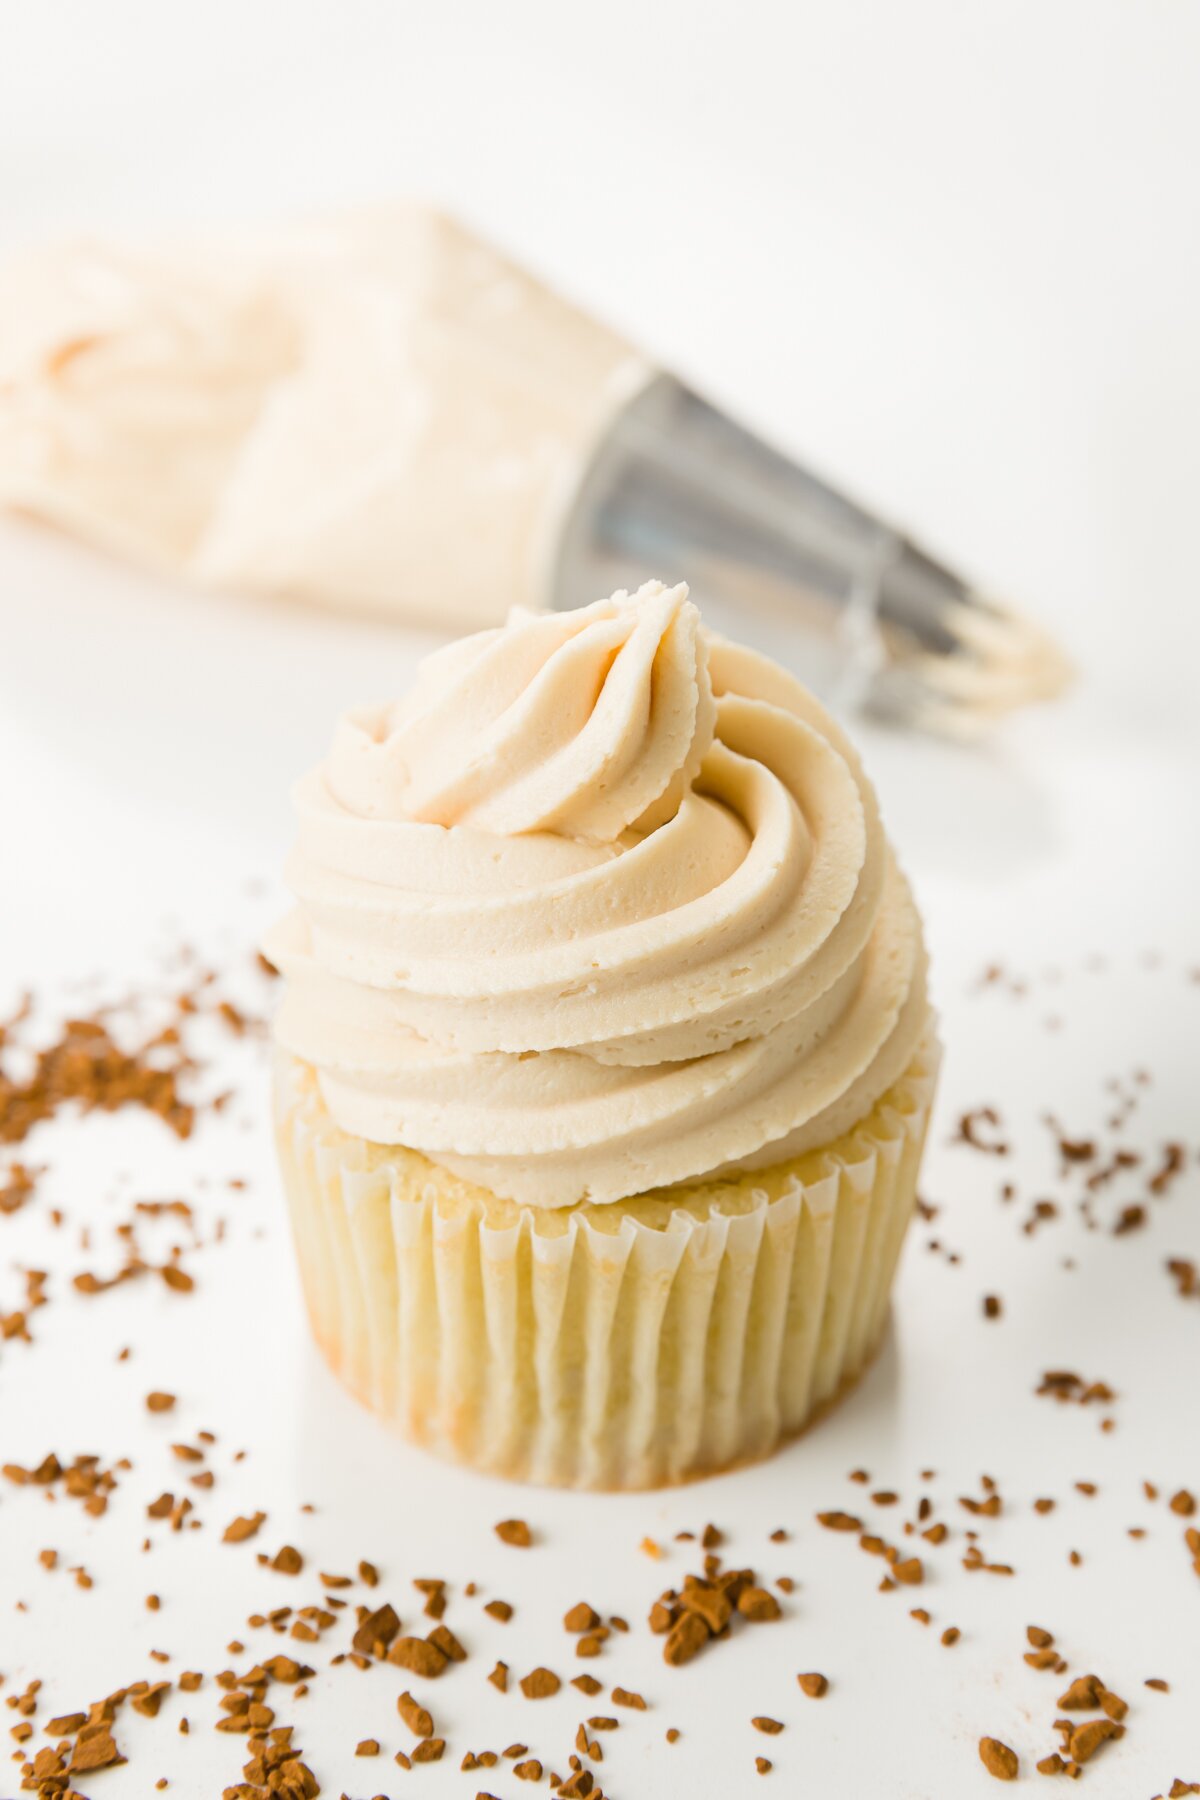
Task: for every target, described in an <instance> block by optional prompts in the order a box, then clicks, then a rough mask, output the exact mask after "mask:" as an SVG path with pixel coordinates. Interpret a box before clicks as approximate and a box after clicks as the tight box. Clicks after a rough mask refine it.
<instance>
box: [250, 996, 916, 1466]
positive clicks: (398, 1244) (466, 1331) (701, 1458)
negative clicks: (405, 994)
mask: <svg viewBox="0 0 1200 1800" xmlns="http://www.w3.org/2000/svg"><path fill="white" fill-rule="evenodd" d="M937 1063H938V1048H937V1044H936V1040H935V1039H934V1036H933V1032H932V1027H931V1028H930V1030H929V1032H928V1033H927V1035H926V1038H925V1040H924V1041H923V1043H922V1044H921V1046H920V1048H919V1050H918V1052H917V1054H916V1056H915V1057H914V1059H913V1061H912V1063H911V1064H910V1066H909V1068H908V1069H907V1070H906V1072H905V1074H904V1075H903V1076H902V1077H901V1078H900V1080H899V1081H897V1082H896V1083H895V1085H894V1086H893V1087H892V1088H890V1089H889V1091H888V1092H887V1093H886V1094H885V1095H884V1096H883V1097H882V1099H881V1100H880V1101H879V1102H878V1103H877V1104H876V1106H875V1107H874V1108H873V1110H872V1111H871V1113H870V1114H869V1115H868V1117H867V1118H865V1119H864V1120H863V1121H862V1122H861V1124H859V1125H858V1126H856V1127H855V1128H854V1130H852V1131H850V1132H847V1133H846V1134H845V1135H844V1136H842V1137H840V1138H838V1139H837V1140H836V1141H835V1142H834V1143H832V1144H830V1145H828V1146H826V1147H825V1148H824V1149H822V1150H817V1151H813V1152H811V1153H809V1154H808V1155H806V1156H804V1157H802V1158H799V1159H798V1160H796V1161H794V1162H790V1163H786V1164H779V1165H776V1166H775V1167H774V1168H770V1169H765V1170H758V1171H755V1172H754V1173H753V1174H749V1175H745V1176H741V1177H739V1178H737V1179H736V1180H722V1181H713V1182H709V1183H706V1184H697V1185H693V1186H689V1187H683V1188H675V1189H671V1190H669V1192H668V1191H663V1192H660V1193H658V1194H653V1195H646V1196H639V1197H637V1198H635V1199H632V1200H627V1201H619V1202H617V1203H615V1204H613V1205H610V1206H594V1205H589V1204H583V1205H579V1206H575V1207H571V1208H564V1209H562V1210H561V1211H553V1210H552V1211H539V1210H534V1209H531V1208H528V1207H520V1206H517V1205H516V1204H515V1203H513V1202H512V1201H508V1200H502V1199H500V1198H498V1197H497V1196H496V1195H494V1194H492V1193H490V1192H488V1191H487V1190H485V1189H481V1188H477V1187H473V1186H471V1185H470V1184H469V1183H467V1182H464V1181H461V1180H459V1179H458V1178H457V1177H455V1176H453V1175H451V1174H449V1173H448V1172H447V1171H445V1170H443V1169H441V1168H438V1167H437V1166H435V1165H434V1164H432V1163H431V1162H429V1161H428V1160H427V1158H425V1157H423V1156H420V1155H418V1154H417V1153H415V1152H413V1151H409V1150H405V1149H403V1148H389V1147H385V1146H382V1145H377V1144H368V1143H366V1142H365V1141H364V1140H362V1139H359V1138H352V1137H348V1136H347V1135H345V1134H344V1133H343V1132H341V1131H339V1129H338V1128H337V1126H336V1125H335V1124H334V1122H333V1120H332V1118H331V1117H330V1115H329V1113H328V1112H327V1111H326V1109H325V1106H324V1103H323V1101H322V1100H321V1097H320V1094H319V1092H318V1088H317V1083H316V1078H315V1075H314V1073H313V1071H312V1069H311V1068H310V1067H309V1066H308V1065H307V1064H305V1063H302V1062H300V1061H298V1060H297V1059H295V1058H293V1057H290V1056H286V1055H281V1056H280V1058H279V1060H278V1063H277V1069H276V1110H277V1129H278V1141H279V1153H280V1157H281V1161H282V1167H283V1176H284V1183H285V1186H286V1189H287V1195H288V1200H289V1204H290V1207H291V1215H292V1224H293V1230H294V1234H295V1241H296V1251H297V1255H298V1258H299V1263H300V1272H301V1277H302V1280H303V1284H304V1293H305V1298H306V1300H307V1304H308V1311H309V1316H310V1319H311V1321H312V1327H313V1331H314V1333H315V1335H316V1338H317V1341H318V1343H319V1344H320V1346H321V1349H322V1351H323V1352H324V1355H325V1356H326V1358H327V1360H328V1361H329V1363H330V1365H331V1366H332V1368H333V1369H334V1370H335V1371H336V1373H337V1374H338V1375H339V1376H340V1377H341V1379H342V1380H343V1381H344V1382H345V1384H346V1386H347V1387H349V1388H350V1389H351V1390H352V1391H353V1392H354V1393H355V1394H356V1395H357V1396H358V1398H359V1399H360V1400H362V1401H363V1402H364V1403H365V1404H366V1405H367V1406H369V1407H370V1408H371V1409H372V1410H373V1411H375V1412H377V1413H378V1414H379V1415H380V1416H381V1417H382V1418H384V1419H386V1420H387V1421H388V1422H389V1423H390V1424H392V1425H394V1426H395V1427H396V1428H397V1429H398V1430H399V1431H401V1432H402V1433H403V1434H404V1435H405V1436H406V1437H409V1438H412V1439H414V1440H416V1441H417V1442H419V1443H422V1444H424V1445H427V1446H428V1447H429V1448H430V1449H432V1450H435V1451H438V1452H440V1453H441V1454H443V1455H445V1456H449V1457H453V1458H454V1459H456V1460H458V1461H462V1462H466V1463H470V1464H473V1465H474V1466H475V1467H477V1468H480V1469H486V1470H490V1471H493V1472H495V1473H498V1474H502V1475H507V1476H511V1477H513V1478H515V1479H519V1480H524V1481H534V1482H541V1483H549V1484H554V1485H559V1486H566V1487H579V1488H650V1487H660V1486H664V1485H666V1484H668V1483H672V1482H678V1481H686V1480H689V1479H692V1478H694V1477H697V1476H700V1475H704V1474H708V1473H712V1472H714V1471H716V1470H718V1469H722V1468H727V1467H729V1466H730V1465H731V1464H735V1463H739V1462H746V1461H751V1460H754V1459H756V1458H759V1457H763V1456H766V1455H768V1454H769V1453H770V1452H771V1451H772V1450H774V1449H775V1448H777V1447H778V1445H779V1444H780V1443H782V1442H783V1441H784V1440H785V1439H787V1438H789V1437H792V1436H794V1435H795V1434H796V1433H797V1432H799V1431H801V1430H803V1429H804V1427H805V1425H807V1424H808V1423H809V1422H810V1421H811V1420H812V1419H813V1417H814V1416H815V1415H816V1414H817V1413H818V1412H820V1411H822V1410H824V1409H825V1408H826V1407H827V1406H828V1405H829V1404H830V1403H831V1402H832V1401H833V1400H834V1399H835V1398H836V1397H837V1395H838V1394H839V1393H841V1392H842V1391H843V1390H844V1389H845V1388H846V1387H848V1386H849V1385H850V1384H851V1383H852V1382H853V1381H854V1380H855V1378H856V1377H857V1376H858V1375H859V1374H860V1373H861V1372H862V1370H863V1369H864V1368H865V1366H866V1365H867V1363H868V1362H869V1361H870V1358H871V1356H872V1354H873V1353H874V1351H875V1349H876V1347H877V1345H878V1343H879V1340H880V1338H881V1336H882V1334H883V1330H884V1327H885V1325H886V1321H887V1310H888V1298H889V1294H890V1291H891V1285H892V1279H893V1276H894V1273H895V1269H896V1264H897V1260H898V1258H899V1254H900V1248H901V1244H902V1243H903V1239H904V1233H905V1228H906V1226H907V1224H908V1221H909V1218H910V1216H911V1214H912V1210H913V1205H914V1201H915V1198H916V1183H917V1171H918V1166H919V1164H920V1158H921V1149H922V1145H923V1142H924V1137H925V1130H926V1126H927V1123H928V1118H929V1109H930V1105H931V1102H932V1098H933V1091H934V1085H935V1080H936V1074H937Z"/></svg>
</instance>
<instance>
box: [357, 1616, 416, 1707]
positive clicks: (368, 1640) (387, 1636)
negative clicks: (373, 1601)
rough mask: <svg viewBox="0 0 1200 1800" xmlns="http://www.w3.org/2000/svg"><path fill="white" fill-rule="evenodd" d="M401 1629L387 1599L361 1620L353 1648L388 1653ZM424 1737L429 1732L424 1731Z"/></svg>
mask: <svg viewBox="0 0 1200 1800" xmlns="http://www.w3.org/2000/svg"><path fill="white" fill-rule="evenodd" d="M399 1630H400V1618H399V1614H398V1613H397V1612H396V1609H395V1607H394V1606H391V1605H390V1604H389V1603H388V1602H387V1601H385V1602H384V1604H383V1605H382V1606H377V1607H376V1608H375V1610H374V1611H373V1612H368V1613H365V1614H364V1615H363V1616H362V1617H361V1618H360V1620H359V1625H358V1629H357V1631H356V1632H355V1633H354V1636H353V1638H352V1639H351V1645H352V1648H353V1649H354V1650H355V1651H356V1652H357V1653H358V1655H359V1656H376V1657H379V1658H383V1657H385V1656H386V1655H387V1653H388V1650H389V1648H390V1647H391V1645H392V1642H393V1641H394V1639H395V1637H396V1635H397V1633H398V1632H399ZM421 1735H422V1737H428V1736H429V1733H428V1732H427V1731H426V1732H422V1733H421Z"/></svg>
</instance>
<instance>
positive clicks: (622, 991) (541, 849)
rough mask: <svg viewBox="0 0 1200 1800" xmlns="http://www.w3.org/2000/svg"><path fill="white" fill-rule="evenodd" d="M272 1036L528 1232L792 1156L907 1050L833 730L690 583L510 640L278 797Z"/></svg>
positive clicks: (911, 1014)
mask: <svg viewBox="0 0 1200 1800" xmlns="http://www.w3.org/2000/svg"><path fill="white" fill-rule="evenodd" d="M295 803H296V809H297V813H298V815H299V823H300V831H299V841H298V844H297V846H296V849H295V851H294V852H293V855H292V858H291V860H290V862H289V865H288V881H289V885H290V886H291V888H292V890H293V892H294V894H295V896H296V899H297V901H298V905H297V908H296V910H295V911H294V912H293V913H292V914H291V915H290V917H289V918H288V919H287V920H285V921H284V923H283V924H282V925H281V926H280V927H279V928H278V929H277V930H276V931H275V932H274V933H273V934H272V936H271V937H270V939H269V940H268V943H267V946H266V948H267V952H268V954H269V955H270V956H271V958H272V960H273V961H274V962H275V963H276V964H277V965H278V966H279V967H280V969H281V970H282V972H283V974H284V975H285V977H286V984H285V990H284V999H283V1002H282V1005H281V1008H280V1013H279V1017H278V1021H277V1027H276V1030H277V1036H278V1038H279V1040H280V1041H281V1043H282V1044H283V1045H284V1046H285V1047H286V1048H287V1049H289V1050H291V1051H292V1052H293V1053H295V1054H296V1055H298V1056H301V1057H303V1058H305V1059H306V1060H307V1061H309V1062H311V1063H313V1064H314V1065H315V1067H316V1069H317V1073H318V1079H319V1082H320V1087H321V1092H322V1095H323V1097H324V1100H325V1103H326V1105H327V1106H328V1107H329V1110H330V1111H331V1113H332V1114H333V1116H334V1118H335V1119H336V1121H337V1123H338V1124H339V1125H340V1126H341V1127H342V1128H343V1129H344V1130H346V1131H348V1132H351V1133H354V1134H356V1135H358V1136H361V1137H364V1138H367V1139H370V1140H372V1141H375V1142H380V1143H403V1144H405V1145H407V1146H408V1147H409V1148H411V1149H415V1150H420V1151H422V1152H423V1153H424V1154H425V1155H426V1156H428V1157H430V1158H431V1159H432V1160H433V1161H435V1162H437V1163H440V1164H442V1165H443V1166H445V1167H446V1168H448V1169H451V1170H452V1171H454V1172H456V1173H458V1174H460V1175H462V1176H464V1177H465V1178H467V1179H470V1180H473V1181H476V1182H478V1183H480V1184H481V1185H483V1186H485V1187H489V1188H491V1189H493V1190H494V1191H495V1192H496V1193H499V1194H504V1195H507V1196H509V1197H511V1198H513V1199H515V1200H517V1201H521V1202H524V1203H527V1204H529V1205H533V1206H540V1207H556V1206H567V1205H571V1204H573V1203H575V1202H576V1201H580V1200H584V1199H587V1200H591V1201H593V1202H597V1203H602V1202H607V1201H614V1200H619V1199H621V1198H623V1197H625V1196H627V1195H630V1194H634V1193H640V1192H643V1191H645V1190H646V1189H648V1188H654V1187H662V1186H667V1185H670V1184H672V1183H675V1182H679V1181H684V1180H690V1179H694V1178H696V1177H698V1176H701V1175H705V1174H708V1173H715V1172H717V1171H721V1170H726V1169H731V1168H753V1167H756V1166H763V1165H765V1164H767V1163H771V1162H775V1161H777V1160H781V1159H783V1158H785V1157H790V1156H793V1155H797V1154H799V1153H800V1152H802V1151H804V1150H806V1149H810V1148H814V1147H816V1146H819V1145H820V1144H821V1143H823V1142H826V1141H828V1140H829V1139H831V1138H833V1137H835V1136H837V1135H838V1134H839V1133H840V1132H841V1131H843V1130H845V1129H847V1128H848V1127H849V1126H850V1125H852V1124H854V1123H855V1122H856V1121H857V1120H858V1119H859V1118H861V1117H862V1116H863V1114H864V1113H865V1112H867V1111H868V1110H869V1109H870V1107H871V1106H872V1104H873V1103H874V1101H875V1100H876V1099H878V1097H879V1096H880V1095H881V1094H882V1093H883V1092H884V1091H885V1090H886V1088H888V1087H889V1086H890V1085H891V1083H892V1082H893V1081H894V1080H895V1079H897V1077H898V1076H899V1075H900V1074H901V1072H902V1071H903V1069H904V1068H905V1066H906V1065H907V1063H908V1061H909V1060H910V1059H911V1056H912V1054H913V1051H914V1049H915V1047H916V1044H917V1041H918V1039H919V1037H920V1035H921V1032H922V1030H923V1028H924V1024H925V1018H926V1012H927V1001H926V992H925V955H924V948H923V945H922V941H921V931H920V924H919V921H918V919H917V915H916V912H915V909H914V907H913V904H912V901H911V898H910V896H909V893H908V889H907V887H906V885H905V883H904V881H903V878H902V877H901V876H900V874H899V872H898V871H897V869H896V867H895V865H894V863H893V861H892V858H891V855H890V852H889V850H888V847H887V844H886V841H885V839H884V836H883V832H882V829H881V826H880V823H879V817H878V812H877V809H876V805H875V799H874V795H873V793H872V790H871V788H870V786H869V784H868V783H867V781H866V779H865V778H864V776H863V774H862V771H861V768H860V766H859V763H858V759H857V757H856V756H855V753H854V751H853V750H852V749H851V747H850V745H849V744H848V743H847V741H846V739H845V737H844V735H843V734H842V732H841V731H840V730H839V728H838V727H837V726H836V725H835V724H834V723H833V721H832V720H831V719H830V718H829V717H828V716H827V715H826V714H825V712H824V711H823V710H822V709H821V708H820V707H819V706H818V705H817V703H816V701H815V700H814V699H813V698H812V696H811V695H810V694H809V693H808V692H807V690H806V689H804V688H803V687H802V686H801V685H800V683H799V682H797V681H794V680H793V679H792V678H791V677H790V676H789V675H787V674H785V673H784V671H783V670H782V669H779V668H778V667H776V666H775V665H774V664H773V663H770V662H768V661H767V660H766V659H765V658H762V657H759V656H756V655H754V654H753V653H751V652H750V651H747V650H742V649H739V648H737V647H736V646H734V645H732V644H729V643H726V642H724V641H723V640H720V639H717V638H714V637H712V636H711V635H709V634H707V633H705V632H704V631H703V630H702V628H701V626H700V621H699V616H698V614H697V612H696V608H695V607H694V606H693V605H692V603H691V602H690V601H689V600H688V598H687V589H686V587H683V586H679V587H676V588H673V589H669V590H668V589H665V588H663V587H662V586H661V585H660V584H658V583H651V584H649V585H647V586H646V587H644V588H642V589H641V590H639V592H638V593H637V594H636V595H633V596H632V597H631V596H629V595H628V594H625V593H619V594H616V595H614V596H613V597H612V599H610V600H604V601H600V602H598V603H597V604H596V605H594V606H589V607H585V608H583V609H581V610H580V611H578V612H574V613H557V614H525V613H515V614H514V615H513V616H512V617H511V618H510V620H509V623H508V624H507V625H506V626H505V627H504V628H503V629H501V630H496V631H485V632H480V633H479V634H477V635H476V636H473V637H469V638H466V639H463V640H462V641H460V642H458V643H455V644H452V645H450V646H449V647H448V648H447V649H445V650H442V651H440V652H438V653H437V654H436V655H434V656H432V657H430V658H429V659H428V660H427V661H426V662H425V663H424V665H423V666H422V670H421V673H420V676H419V679H418V681H417V684H416V686H415V688H414V689H413V691H412V693H411V694H410V695H409V696H408V697H407V698H406V699H405V700H403V701H401V702H398V703H396V704H392V705H382V706H375V707H363V708H358V709H356V710H355V711H353V712H352V713H350V714H349V715H348V716H347V717H346V718H345V719H344V720H343V721H342V723H341V724H340V726H339V727H338V730H337V734H336V736H335V740H334V744H333V748H332V751H331V754H330V756H329V758H328V761H327V762H326V763H325V764H324V765H323V766H322V767H320V768H318V769H317V770H315V771H313V772H312V773H311V774H309V775H308V776H306V777H305V778H304V779H303V780H302V781H301V782H300V783H299V785H298V787H297V789H296V793H295Z"/></svg>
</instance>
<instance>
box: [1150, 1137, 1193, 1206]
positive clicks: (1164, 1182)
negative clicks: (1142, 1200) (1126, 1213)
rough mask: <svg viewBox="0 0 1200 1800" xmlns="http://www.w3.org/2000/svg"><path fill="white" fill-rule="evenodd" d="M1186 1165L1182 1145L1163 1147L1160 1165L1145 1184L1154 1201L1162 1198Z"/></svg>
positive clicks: (1185, 1155)
mask: <svg viewBox="0 0 1200 1800" xmlns="http://www.w3.org/2000/svg"><path fill="white" fill-rule="evenodd" d="M1186 1164H1187V1152H1186V1150H1185V1149H1184V1147H1183V1145H1182V1144H1167V1145H1166V1146H1165V1148H1164V1150H1163V1159H1162V1162H1161V1164H1160V1165H1159V1167H1158V1168H1157V1169H1156V1170H1155V1172H1154V1174H1153V1175H1151V1176H1150V1178H1149V1180H1148V1181H1147V1183H1146V1186H1147V1187H1148V1188H1149V1189H1150V1192H1151V1193H1152V1194H1153V1195H1154V1196H1155V1198H1156V1199H1161V1198H1162V1196H1163V1195H1164V1194H1165V1193H1166V1192H1167V1190H1168V1188H1169V1187H1170V1186H1171V1184H1172V1182H1173V1181H1174V1180H1175V1178H1176V1177H1177V1176H1178V1175H1181V1174H1182V1173H1183V1170H1184V1168H1185V1167H1186Z"/></svg>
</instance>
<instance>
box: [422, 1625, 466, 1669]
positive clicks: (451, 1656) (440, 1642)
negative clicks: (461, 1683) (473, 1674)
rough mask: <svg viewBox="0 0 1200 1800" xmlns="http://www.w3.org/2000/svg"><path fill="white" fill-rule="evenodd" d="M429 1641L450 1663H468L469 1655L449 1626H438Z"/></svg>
mask: <svg viewBox="0 0 1200 1800" xmlns="http://www.w3.org/2000/svg"><path fill="white" fill-rule="evenodd" d="M428 1641H429V1642H430V1643H431V1644H432V1645H433V1646H434V1648H435V1649H437V1650H440V1651H441V1653H442V1655H443V1656H444V1657H446V1658H447V1660H448V1661H450V1662H466V1660H467V1653H466V1651H465V1650H464V1649H463V1647H462V1645H461V1644H460V1643H459V1641H458V1639H457V1638H456V1637H455V1635H454V1633H453V1632H452V1631H451V1629H450V1627H449V1626H448V1625H438V1626H436V1627H435V1628H434V1630H433V1631H431V1632H430V1634H429V1639H428Z"/></svg>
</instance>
